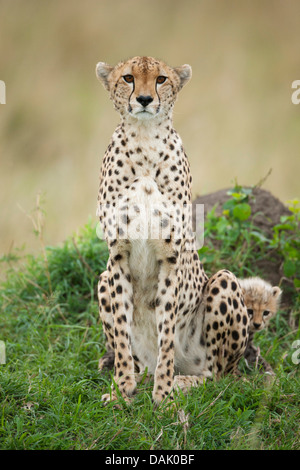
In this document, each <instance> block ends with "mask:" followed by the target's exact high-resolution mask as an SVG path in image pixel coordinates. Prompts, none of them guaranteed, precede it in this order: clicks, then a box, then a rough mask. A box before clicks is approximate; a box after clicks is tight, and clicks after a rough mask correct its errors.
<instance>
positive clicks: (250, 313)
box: [247, 308, 253, 317]
mask: <svg viewBox="0 0 300 470" xmlns="http://www.w3.org/2000/svg"><path fill="white" fill-rule="evenodd" d="M247 312H248V315H250V316H251V317H252V315H253V310H252V308H247Z"/></svg>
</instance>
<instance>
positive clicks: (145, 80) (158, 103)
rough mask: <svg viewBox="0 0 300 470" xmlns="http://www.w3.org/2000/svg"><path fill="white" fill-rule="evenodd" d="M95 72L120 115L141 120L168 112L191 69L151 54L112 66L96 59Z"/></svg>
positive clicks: (187, 78) (190, 73)
mask: <svg viewBox="0 0 300 470" xmlns="http://www.w3.org/2000/svg"><path fill="white" fill-rule="evenodd" d="M96 75H97V77H98V79H99V80H100V81H101V82H102V84H103V86H104V87H105V88H106V90H108V91H109V93H110V98H111V99H112V101H113V103H114V107H115V109H116V110H117V111H118V112H119V113H120V115H121V116H122V117H125V116H130V117H131V118H134V119H138V120H143V121H144V120H149V119H153V118H154V117H156V116H159V115H162V114H165V115H167V114H169V113H170V112H171V110H172V108H173V106H174V103H175V101H176V98H177V94H178V92H179V91H180V90H181V88H182V87H183V86H184V85H185V84H186V83H187V82H188V81H189V79H190V78H191V75H192V69H191V67H190V66H189V65H182V66H181V67H175V68H172V67H169V66H168V65H166V64H165V63H164V62H162V61H160V60H156V59H153V58H152V57H134V58H132V59H130V60H128V61H125V62H120V63H119V64H118V65H116V66H115V67H111V66H110V65H108V64H106V63H104V62H99V63H98V64H97V66H96Z"/></svg>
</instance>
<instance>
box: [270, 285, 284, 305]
mask: <svg viewBox="0 0 300 470" xmlns="http://www.w3.org/2000/svg"><path fill="white" fill-rule="evenodd" d="M272 294H273V297H274V298H275V299H276V300H277V302H279V300H280V297H281V294H282V290H281V289H280V288H279V287H277V286H276V287H272Z"/></svg>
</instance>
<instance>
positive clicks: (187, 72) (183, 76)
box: [174, 64, 192, 90]
mask: <svg viewBox="0 0 300 470" xmlns="http://www.w3.org/2000/svg"><path fill="white" fill-rule="evenodd" d="M174 71H175V72H176V73H177V75H178V76H179V79H180V85H179V90H181V88H182V87H183V86H184V85H186V83H187V82H188V81H189V80H190V78H191V77H192V67H191V66H190V65H188V64H185V65H182V66H181V67H175V68H174Z"/></svg>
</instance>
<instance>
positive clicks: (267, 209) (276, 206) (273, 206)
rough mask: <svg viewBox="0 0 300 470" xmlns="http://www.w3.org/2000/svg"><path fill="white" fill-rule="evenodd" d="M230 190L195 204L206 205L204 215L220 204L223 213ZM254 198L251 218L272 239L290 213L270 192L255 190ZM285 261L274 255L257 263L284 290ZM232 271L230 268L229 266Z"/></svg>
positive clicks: (287, 298)
mask: <svg viewBox="0 0 300 470" xmlns="http://www.w3.org/2000/svg"><path fill="white" fill-rule="evenodd" d="M228 190H229V188H228V189H222V190H220V191H216V192H214V193H211V194H206V195H204V196H198V197H197V198H196V199H195V201H194V202H193V204H204V214H205V216H206V214H207V213H208V212H209V211H210V210H211V209H212V208H213V206H215V205H216V204H218V206H217V209H216V214H217V215H218V214H221V213H222V205H223V204H224V203H225V202H226V201H227V200H228V199H229V198H230V196H229V195H228V194H227V192H228ZM252 194H253V196H254V198H250V201H249V204H250V206H251V218H252V219H254V223H255V225H256V226H257V227H259V228H260V229H261V230H262V232H263V233H264V234H265V235H266V236H267V237H268V238H272V234H273V230H272V227H273V226H274V225H276V224H278V223H280V217H281V216H283V215H289V214H290V211H289V210H288V209H287V207H286V206H285V205H284V204H283V203H282V202H281V201H280V200H279V199H277V198H276V197H274V196H273V195H272V194H271V193H270V192H269V191H266V190H264V189H261V188H254V189H253V191H252ZM282 262H283V260H282V259H281V257H280V256H279V255H278V254H275V255H273V256H272V257H270V259H267V260H265V259H264V260H259V261H258V262H257V263H256V266H257V268H258V270H259V271H260V272H261V273H262V275H263V277H264V279H265V280H266V281H269V282H270V283H271V284H272V285H278V284H279V283H281V287H283V289H284V285H283V284H284V282H285V281H283V277H284V276H283V272H282ZM227 268H228V269H230V266H227ZM289 301H290V299H289V295H284V297H283V302H284V303H285V304H289V303H290V302H289Z"/></svg>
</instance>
